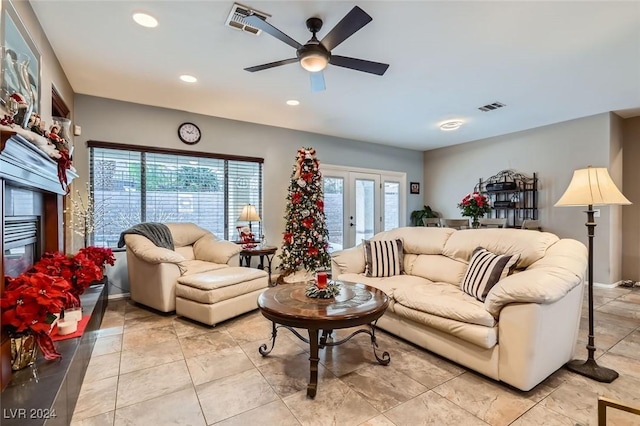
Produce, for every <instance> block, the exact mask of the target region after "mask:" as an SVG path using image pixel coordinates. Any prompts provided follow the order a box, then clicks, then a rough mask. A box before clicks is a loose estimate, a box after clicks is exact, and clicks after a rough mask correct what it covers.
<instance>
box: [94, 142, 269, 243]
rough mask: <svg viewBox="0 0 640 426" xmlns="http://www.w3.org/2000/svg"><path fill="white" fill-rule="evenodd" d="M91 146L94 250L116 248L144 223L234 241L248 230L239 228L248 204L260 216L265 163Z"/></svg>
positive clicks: (259, 160)
mask: <svg viewBox="0 0 640 426" xmlns="http://www.w3.org/2000/svg"><path fill="white" fill-rule="evenodd" d="M89 145H90V153H91V154H90V155H91V158H90V160H91V187H92V195H93V197H94V200H95V206H96V213H99V214H100V215H101V217H102V218H101V220H97V221H96V225H97V226H96V232H95V233H94V236H93V244H95V245H98V246H104V247H116V244H117V242H118V239H119V237H120V233H121V232H122V231H123V230H125V229H127V228H130V227H131V226H133V225H135V224H137V223H140V222H160V223H164V222H193V223H196V224H198V225H199V226H201V227H203V228H205V229H207V230H209V231H211V232H213V233H214V234H216V235H217V236H218V237H220V238H224V239H230V240H235V239H236V238H237V231H236V226H237V225H246V223H244V222H240V223H237V218H238V216H239V215H240V212H241V211H242V207H243V206H244V205H245V204H253V205H254V206H255V207H256V210H257V211H258V214H259V215H260V216H262V159H253V158H251V159H247V160H244V159H242V160H238V159H235V158H225V157H224V156H218V155H214V154H212V155H211V156H205V154H201V153H198V155H197V156H194V155H193V154H191V155H189V154H190V153H188V154H182V153H174V152H170V153H166V152H148V151H147V152H144V151H142V150H141V147H134V149H133V150H127V149H121V148H120V147H118V148H108V147H104V146H91V145H92V144H91V142H90V143H89ZM100 145H104V144H102V143H100ZM144 149H145V150H147V148H144ZM257 225H258V224H255V223H254V224H253V230H254V233H256V234H257V235H260V234H259V233H258V232H259V230H260V228H259V226H257Z"/></svg>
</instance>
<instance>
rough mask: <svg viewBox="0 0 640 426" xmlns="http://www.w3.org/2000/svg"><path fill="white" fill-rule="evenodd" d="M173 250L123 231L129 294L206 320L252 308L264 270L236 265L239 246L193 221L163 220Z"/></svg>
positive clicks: (261, 287) (214, 320) (164, 309)
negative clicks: (220, 237) (125, 233)
mask: <svg viewBox="0 0 640 426" xmlns="http://www.w3.org/2000/svg"><path fill="white" fill-rule="evenodd" d="M166 225H167V227H168V228H169V230H170V231H171V235H172V236H173V242H174V246H175V250H169V249H166V248H163V247H158V246H156V245H155V244H153V243H152V242H151V241H150V240H149V239H147V238H146V237H144V236H141V235H136V234H128V235H125V236H124V240H125V243H126V246H127V268H128V274H129V287H130V292H131V300H133V301H135V302H138V303H141V304H143V305H146V306H149V307H151V308H154V309H157V310H159V311H161V312H171V311H174V310H175V311H176V312H177V314H178V315H182V316H185V317H188V318H191V319H194V320H196V321H200V322H204V323H206V324H209V325H213V324H216V323H218V322H220V321H223V320H225V319H228V318H231V317H234V316H236V315H240V314H242V313H245V312H248V311H251V310H253V309H256V308H257V304H256V303H257V299H258V296H259V295H260V293H261V292H262V291H264V289H266V288H267V287H268V286H269V283H268V274H267V273H266V272H265V271H261V270H258V269H254V268H243V267H240V266H239V265H240V259H239V253H240V251H241V246H240V245H238V244H234V243H232V242H229V241H224V240H220V239H218V238H217V237H216V236H215V235H213V234H211V233H210V232H209V231H207V230H206V229H203V228H200V227H199V226H197V225H195V224H193V223H167V224H166Z"/></svg>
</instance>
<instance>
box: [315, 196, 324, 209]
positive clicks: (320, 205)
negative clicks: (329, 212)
mask: <svg viewBox="0 0 640 426" xmlns="http://www.w3.org/2000/svg"><path fill="white" fill-rule="evenodd" d="M316 207H317V208H318V210H320V211H324V201H323V200H321V199H320V200H318V201H316Z"/></svg>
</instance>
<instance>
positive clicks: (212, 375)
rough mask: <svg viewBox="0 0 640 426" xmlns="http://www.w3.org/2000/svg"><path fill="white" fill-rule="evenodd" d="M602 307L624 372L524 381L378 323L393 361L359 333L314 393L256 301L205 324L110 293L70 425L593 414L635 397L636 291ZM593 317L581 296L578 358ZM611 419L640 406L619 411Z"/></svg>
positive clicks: (602, 347)
mask: <svg viewBox="0 0 640 426" xmlns="http://www.w3.org/2000/svg"><path fill="white" fill-rule="evenodd" d="M595 306H596V309H597V312H596V314H595V323H596V346H597V347H598V350H597V352H596V357H597V358H598V362H599V363H600V364H601V365H604V366H607V367H610V368H614V369H615V370H617V371H618V372H619V373H620V377H619V378H618V379H617V380H616V381H614V382H613V383H611V384H602V383H598V382H595V381H592V380H589V379H586V378H583V377H582V376H579V375H576V374H573V373H570V372H568V371H566V370H565V369H561V370H559V371H557V372H556V373H554V374H553V375H552V376H551V377H549V378H548V379H546V380H545V381H544V382H542V383H541V384H539V385H538V386H536V387H535V388H534V389H533V390H531V391H529V392H521V391H518V390H515V389H513V388H511V387H509V386H507V385H504V384H501V383H498V382H495V381H493V380H490V379H487V378H485V377H483V376H481V375H479V374H476V373H474V372H472V371H469V370H468V369H466V368H463V367H461V366H459V365H456V364H454V363H451V362H449V361H447V360H445V359H443V358H440V357H438V356H436V355H434V354H431V353H429V352H427V351H425V350H422V349H420V348H418V347H415V346H413V345H411V344H409V343H407V342H405V341H403V340H401V339H398V338H395V337H393V336H392V335H390V334H386V333H383V332H381V333H380V334H379V336H378V337H379V343H380V346H381V348H383V349H385V350H387V351H389V352H390V354H391V364H390V365H389V366H387V367H384V366H381V365H379V364H377V363H376V362H375V359H374V358H373V355H372V353H371V347H370V343H369V341H368V340H367V337H368V336H366V335H358V336H356V337H355V338H354V339H352V340H351V341H349V342H348V343H345V344H344V345H342V346H338V347H334V348H331V349H330V350H327V351H325V352H323V353H322V354H321V361H320V362H321V365H320V366H319V377H320V378H319V388H318V395H317V396H316V398H315V400H310V399H307V397H306V384H307V378H308V354H307V352H306V351H307V347H306V345H305V344H304V343H303V342H301V341H299V340H298V339H297V338H296V337H295V336H293V334H292V333H290V332H289V331H286V330H284V329H282V330H283V331H282V332H279V334H278V340H277V341H276V346H275V349H274V350H273V352H272V353H271V355H270V356H268V357H264V358H263V357H262V356H260V355H259V354H258V347H259V346H260V345H261V344H262V343H265V342H267V341H268V338H269V335H270V332H271V325H270V323H269V322H268V321H267V320H266V319H264V318H263V317H262V316H261V315H260V314H259V313H258V312H257V311H255V312H252V313H249V314H247V315H244V316H241V317H238V318H235V319H233V320H230V321H227V322H224V323H222V324H219V325H218V326H216V327H214V328H210V327H205V326H202V325H198V324H197V323H194V322H190V321H187V320H185V319H183V318H180V317H176V316H175V315H173V316H171V315H169V316H161V315H158V314H156V313H153V312H151V311H148V310H146V309H144V308H142V307H140V306H136V305H135V304H133V303H131V302H129V301H126V300H119V301H112V302H110V303H109V306H108V309H107V312H106V314H105V317H104V320H103V322H102V328H101V331H100V337H99V338H98V340H97V342H96V345H95V349H94V351H93V355H92V358H91V361H90V364H89V368H88V370H87V373H86V376H85V379H84V383H83V386H82V390H81V393H80V397H79V400H78V403H77V405H76V409H75V412H74V417H73V422H72V424H73V425H125V424H126V425H170V424H174V425H212V424H215V425H254V424H255V425H258V424H259V425H278V426H280V425H300V424H302V425H324V424H327V425H329V424H334V425H370V426H374V425H419V424H425V425H426V424H429V425H456V426H462V425H464V426H466V425H487V424H489V425H508V424H512V425H518V426H530V425H531V426H533V425H536V426H537V425H550V426H554V425H576V424H580V425H595V424H596V400H597V397H598V395H604V396H608V397H612V398H615V399H619V400H621V401H624V402H626V403H628V404H632V405H634V406H640V290H639V289H633V290H631V289H625V288H615V289H600V288H598V289H596V291H595ZM587 327H588V325H587V317H586V303H585V308H583V320H582V323H581V333H580V338H579V342H578V344H579V349H578V354H577V356H578V357H582V358H584V357H585V356H586V349H585V348H584V346H585V341H586V334H587V333H586V330H587ZM344 332H345V331H344V330H343V331H342V333H344ZM345 335H346V334H345ZM609 424H610V425H634V424H635V425H640V417H638V416H632V415H630V414H627V413H621V412H612V413H611V414H610V415H609Z"/></svg>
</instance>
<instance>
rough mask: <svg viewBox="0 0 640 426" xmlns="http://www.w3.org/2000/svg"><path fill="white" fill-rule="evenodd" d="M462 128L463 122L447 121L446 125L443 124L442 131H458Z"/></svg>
mask: <svg viewBox="0 0 640 426" xmlns="http://www.w3.org/2000/svg"><path fill="white" fill-rule="evenodd" d="M460 126H462V121H461V120H451V121H445V122H444V123H441V124H440V129H441V130H445V131H449V130H457V129H459V128H460Z"/></svg>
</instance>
